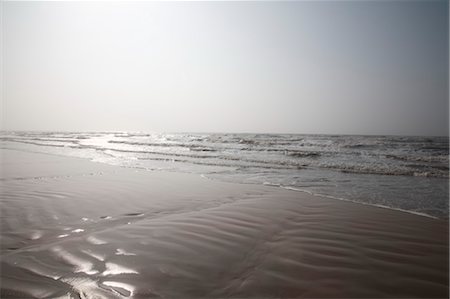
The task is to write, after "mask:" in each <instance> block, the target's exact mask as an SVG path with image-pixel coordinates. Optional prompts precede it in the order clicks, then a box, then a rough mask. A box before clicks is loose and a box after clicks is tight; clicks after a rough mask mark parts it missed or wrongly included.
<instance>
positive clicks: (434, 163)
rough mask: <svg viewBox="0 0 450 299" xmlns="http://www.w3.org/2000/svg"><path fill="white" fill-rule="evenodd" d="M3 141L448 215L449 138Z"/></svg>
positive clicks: (55, 137)
mask: <svg viewBox="0 0 450 299" xmlns="http://www.w3.org/2000/svg"><path fill="white" fill-rule="evenodd" d="M0 141H1V143H0V146H1V148H3V149H16V150H22V151H31V152H39V153H49V154H56V155H64V156H74V157H81V158H86V159H89V160H92V161H95V162H101V163H107V164H111V165H118V166H122V167H129V168H138V169H146V170H149V171H169V172H186V173H194V174H198V175H201V176H203V177H206V178H209V179H212V180H220V181H227V182H235V183H244V184H261V185H270V186H276V187H280V188H286V189H291V190H297V191H299V192H307V193H310V194H313V195H320V196H324V197H328V198H333V199H336V200H345V201H352V202H355V203H358V204H367V205H374V206H378V207H383V208H388V209H395V210H402V211H405V212H408V213H414V214H418V215H422V216H426V217H434V218H442V219H447V218H448V214H449V212H448V211H449V138H448V137H412V136H353V135H298V134H210V133H174V134H171V133H164V134H156V133H143V132H134V133H131V132H6V131H3V132H1V133H0ZM18 179H20V178H18Z"/></svg>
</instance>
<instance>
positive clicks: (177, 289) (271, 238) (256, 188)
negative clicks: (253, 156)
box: [0, 149, 449, 298]
mask: <svg viewBox="0 0 450 299" xmlns="http://www.w3.org/2000/svg"><path fill="white" fill-rule="evenodd" d="M0 169H1V181H0V184H1V190H2V191H1V297H2V298H448V295H449V294H448V278H449V277H448V262H449V260H448V221H447V220H441V219H432V218H428V217H422V216H417V215H412V214H408V213H404V212H399V211H394V210H388V209H383V208H377V207H372V206H368V205H362V204H355V203H352V202H344V201H338V200H332V199H327V198H321V197H315V196H311V195H309V194H306V193H302V192H296V191H291V190H284V189H281V188H277V187H270V186H260V185H250V184H233V183H225V182H219V181H214V180H210V179H206V178H203V177H201V176H199V175H194V174H183V173H171V172H162V171H145V170H136V169H127V168H121V167H115V166H110V165H106V164H100V163H94V162H90V161H88V160H84V159H77V158H68V157H63V156H56V155H49V154H38V153H30V152H24V151H14V150H4V149H3V150H1V167H0Z"/></svg>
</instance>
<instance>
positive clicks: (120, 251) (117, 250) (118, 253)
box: [116, 248, 136, 255]
mask: <svg viewBox="0 0 450 299" xmlns="http://www.w3.org/2000/svg"><path fill="white" fill-rule="evenodd" d="M116 255H136V254H135V253H132V252H128V251H125V250H124V249H122V248H117V249H116Z"/></svg>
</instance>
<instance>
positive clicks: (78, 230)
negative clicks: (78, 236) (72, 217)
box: [72, 228, 84, 233]
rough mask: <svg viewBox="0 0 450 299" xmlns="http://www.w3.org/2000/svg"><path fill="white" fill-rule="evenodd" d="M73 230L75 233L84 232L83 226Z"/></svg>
mask: <svg viewBox="0 0 450 299" xmlns="http://www.w3.org/2000/svg"><path fill="white" fill-rule="evenodd" d="M72 232H73V233H82V232H84V229H82V228H77V229H74V230H72Z"/></svg>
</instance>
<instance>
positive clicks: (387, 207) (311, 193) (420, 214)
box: [280, 186, 439, 219]
mask: <svg viewBox="0 0 450 299" xmlns="http://www.w3.org/2000/svg"><path fill="white" fill-rule="evenodd" d="M280 187H281V188H283V189H287V190H293V191H299V192H305V193H308V194H310V195H313V196H319V197H325V198H330V199H337V200H342V201H348V202H352V203H356V204H360V205H365V206H372V207H377V208H382V209H388V210H394V211H399V212H403V213H409V214H414V215H417V216H422V217H427V218H432V219H439V218H438V217H434V216H431V215H428V214H425V213H421V212H416V211H410V210H404V209H400V208H395V207H389V206H385V205H381V204H372V203H366V202H360V201H356V200H351V199H348V198H342V197H337V196H332V195H326V194H320V193H314V192H311V191H308V190H304V189H299V188H294V187H290V186H280Z"/></svg>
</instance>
